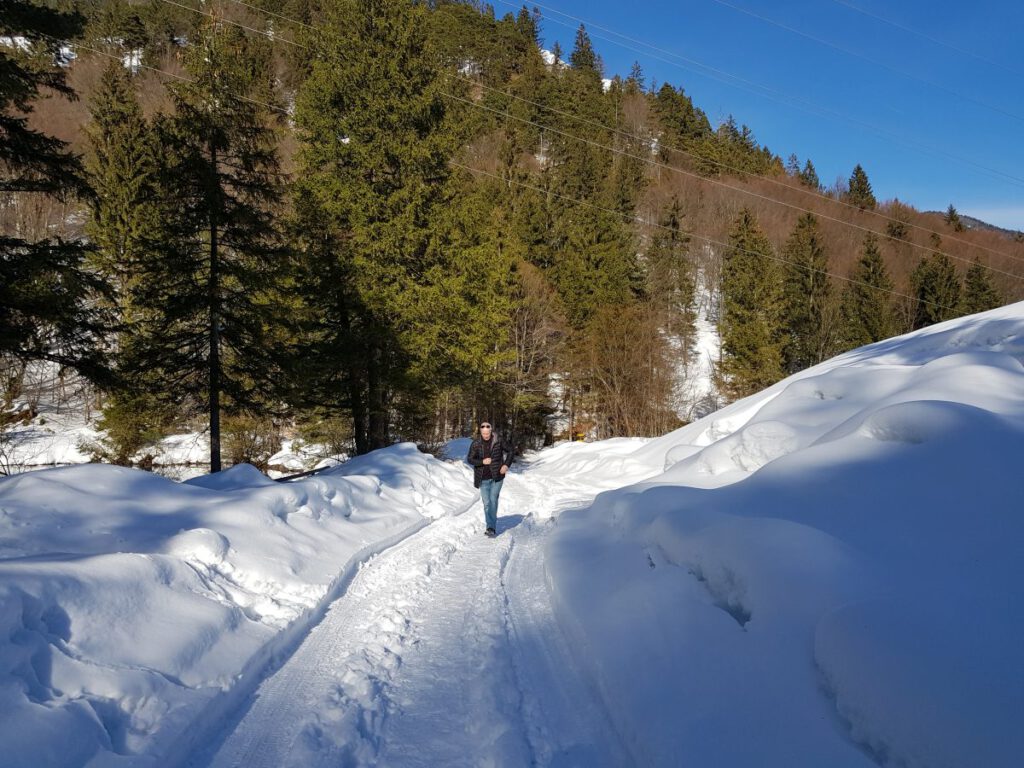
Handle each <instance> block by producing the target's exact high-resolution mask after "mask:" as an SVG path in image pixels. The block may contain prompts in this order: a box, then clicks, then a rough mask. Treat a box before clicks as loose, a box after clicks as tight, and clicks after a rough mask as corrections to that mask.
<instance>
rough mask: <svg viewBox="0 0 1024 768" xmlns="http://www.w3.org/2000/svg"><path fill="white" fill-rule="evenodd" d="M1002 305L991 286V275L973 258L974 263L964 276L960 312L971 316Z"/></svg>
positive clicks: (994, 288)
mask: <svg viewBox="0 0 1024 768" xmlns="http://www.w3.org/2000/svg"><path fill="white" fill-rule="evenodd" d="M1002 305H1003V297H1002V296H1001V295H1000V293H999V290H998V289H997V288H996V287H995V286H994V285H993V284H992V273H991V272H989V270H987V269H985V267H984V265H982V263H981V261H980V260H979V259H978V258H977V257H975V259H974V262H973V263H972V264H971V266H970V267H968V268H967V274H966V275H964V291H963V296H962V298H961V307H960V311H961V312H962V313H963V314H965V315H973V314H975V313H976V312H987V311H988V310H990V309H995V308H996V307H1000V306H1002Z"/></svg>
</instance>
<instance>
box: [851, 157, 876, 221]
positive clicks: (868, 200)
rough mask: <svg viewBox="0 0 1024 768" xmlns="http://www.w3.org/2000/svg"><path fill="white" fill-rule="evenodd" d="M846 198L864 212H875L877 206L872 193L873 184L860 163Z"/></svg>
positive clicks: (854, 171) (855, 170) (854, 172)
mask: <svg viewBox="0 0 1024 768" xmlns="http://www.w3.org/2000/svg"><path fill="white" fill-rule="evenodd" d="M846 197H847V200H848V201H849V202H850V203H851V204H852V205H856V206H857V207H858V208H860V209H861V210H862V211H863V210H865V209H867V210H870V211H873V210H874V209H875V206H876V205H877V201H876V200H875V194H874V192H872V191H871V182H870V181H868V175H867V173H865V172H864V169H863V168H862V167H861V166H860V164H859V163H858V164H857V166H856V167H855V168H854V169H853V173H852V174H851V175H850V184H849V189H848V191H847V195H846Z"/></svg>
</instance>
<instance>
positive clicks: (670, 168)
mask: <svg viewBox="0 0 1024 768" xmlns="http://www.w3.org/2000/svg"><path fill="white" fill-rule="evenodd" d="M165 2H172V0H165ZM232 2H235V3H238V4H240V5H245V6H247V7H250V8H252V7H253V6H251V5H249V4H248V3H246V2H243V0H232ZM195 10H196V12H197V13H203V15H210V14H206V13H204V12H202V11H199V10H197V9H195ZM281 18H283V19H286V20H290V21H295V23H297V24H302V25H303V26H305V27H307V28H309V29H311V30H316V29H317V28H316V27H313V26H310V25H308V24H305V23H304V22H301V21H298V20H292V19H289V18H288V17H286V16H282V17H281ZM224 21H227V22H228V23H232V22H231V21H230V20H228V19H225V20H224ZM253 31H257V32H258V33H259V34H267V33H265V32H259V30H253ZM301 47H303V48H306V49H307V50H309V46H301ZM445 76H446V77H456V78H458V79H461V80H465V81H467V82H472V83H474V84H477V85H479V86H480V87H482V88H486V89H489V90H492V91H497V92H500V93H503V95H508V96H511V94H505V93H504V92H502V91H498V89H495V88H492V87H491V86H488V85H486V84H484V83H479V82H477V81H474V80H472V79H471V78H466V77H463V76H460V75H445ZM445 95H448V96H450V97H452V98H456V99H458V100H460V101H464V102H465V103H467V104H469V105H470V106H474V107H477V108H480V109H485V110H489V111H491V112H495V113H496V114H501V115H505V113H503V112H500V111H498V110H494V109H492V108H489V107H486V106H484V105H481V104H478V103H477V102H475V101H470V100H466V99H463V98H462V97H458V96H453V95H452V94H445ZM511 97H512V98H517V99H520V98H521V97H517V96H511ZM521 100H522V101H525V102H527V103H530V104H532V105H534V106H537V107H540V108H542V109H550V111H553V112H556V113H558V114H562V115H565V116H569V117H573V118H574V119H578V120H581V121H582V122H587V123H590V124H592V125H597V126H600V127H603V128H605V129H606V130H612V131H615V132H617V133H619V134H620V135H626V136H629V137H631V138H634V139H637V140H641V141H643V138H642V137H639V136H636V135H634V134H629V133H626V132H623V131H620V130H618V129H615V128H611V127H609V126H606V125H603V124H602V123H600V122H598V121H592V120H588V119H586V118H576V117H575V116H572V115H569V113H566V112H563V111H561V110H557V109H554V108H548V107H544V106H543V105H540V104H538V103H537V102H532V101H529V100H527V99H521ZM505 116H507V117H511V118H512V119H514V120H518V121H520V122H527V123H529V124H530V125H533V126H535V127H538V128H541V129H542V130H549V131H552V132H554V133H559V134H561V135H563V136H566V137H567V138H571V139H573V140H576V141H580V142H585V143H590V144H592V145H594V146H596V147H599V148H601V149H605V150H608V151H611V152H616V153H618V154H621V155H625V156H627V157H631V158H634V159H637V160H640V161H641V162H644V163H646V164H648V165H653V166H655V167H658V168H664V169H666V170H668V171H670V172H672V173H678V174H681V175H684V176H689V177H692V178H695V179H698V180H700V181H704V182H707V183H709V184H714V185H716V186H721V187H724V188H725V189H729V190H732V191H734V192H739V193H741V194H745V195H749V196H751V197H755V198H757V199H760V200H764V201H766V202H772V203H775V204H777V205H782V206H785V207H787V208H791V209H793V210H797V211H800V212H801V213H809V214H812V215H815V216H820V217H821V218H823V219H825V220H827V221H832V222H835V223H837V224H840V225H844V226H848V227H852V228H854V229H857V230H860V231H862V232H867V233H871V234H878V233H876V232H875V231H874V230H873V229H871V228H870V227H865V226H862V225H859V224H856V223H854V222H848V221H844V220H842V219H839V218H836V217H834V216H829V215H827V214H822V213H818V212H815V211H812V210H810V209H808V208H804V207H802V206H799V205H795V204H793V203H788V202H786V201H784V200H779V199H778V198H773V197H771V196H768V195H762V194H760V193H758V192H755V191H753V190H748V189H743V188H742V187H736V186H733V185H731V184H726V183H725V182H722V181H719V180H717V179H711V178H707V177H705V176H701V175H700V174H697V173H693V172H691V171H687V170H685V169H682V168H677V167H675V166H671V165H668V164H666V163H659V162H657V161H653V160H651V159H650V158H646V157H639V156H636V155H631V154H628V153H626V152H623V151H622V150H618V149H615V148H613V147H609V146H606V145H603V144H599V143H595V142H592V141H589V140H587V139H582V138H580V137H578V136H575V135H573V134H569V133H566V132H564V131H558V130H557V129H555V128H551V127H550V126H546V125H544V124H541V123H537V122H533V121H528V120H525V119H524V118H519V117H513V116H509V115H505ZM670 149H672V150H673V151H675V152H679V153H681V154H685V155H689V156H690V157H694V158H696V159H698V160H702V159H703V158H700V157H699V156H697V155H694V154H692V153H689V152H686V151H685V150H682V149H678V148H672V147H670ZM712 162H714V164H715V165H719V166H721V167H725V168H728V169H729V170H732V171H736V172H738V173H745V172H744V171H742V170H741V169H738V168H735V167H733V166H728V165H725V164H724V163H718V162H715V161H712ZM750 175H752V176H757V177H759V178H763V179H766V180H768V181H771V182H773V183H775V184H779V185H781V186H785V187H786V188H787V189H795V188H794V187H790V186H788V185H785V184H781V182H778V181H777V180H774V179H771V178H770V177H768V176H765V175H762V174H750ZM798 191H806V193H808V194H815V193H812V192H811V191H810V190H799V189H798ZM817 194H818V196H819V197H821V198H823V199H826V200H831V201H832V202H834V203H837V204H839V205H843V206H846V207H848V208H851V209H852V208H857V206H854V205H851V204H850V203H847V202H845V201H841V200H835V199H833V198H830V197H827V196H825V195H821V194H820V193H817ZM858 210H859V209H858ZM871 214H872V215H874V216H877V217H880V218H882V219H885V220H887V221H892V222H897V223H905V224H907V225H908V226H910V227H912V228H914V229H919V230H922V231H924V232H926V233H928V234H933V235H938V236H941V234H940V233H939V232H936V231H934V230H931V229H927V228H925V227H922V226H921V225H918V224H910V223H909V222H900V221H899V220H898V219H895V218H893V217H890V216H886V215H885V214H882V213H880V212H877V211H871ZM948 239H950V240H952V241H954V242H958V243H961V244H963V245H965V246H967V247H973V248H978V249H979V250H982V251H985V252H988V253H992V254H994V255H997V256H1001V257H1004V258H1008V259H1010V260H1013V261H1024V257H1020V256H1016V255H1014V254H1010V253H1006V252H1003V251H998V250H995V249H993V248H988V247H987V246H983V245H976V244H974V243H970V242H968V241H967V240H963V239H962V238H956V237H948ZM907 244H908V245H910V246H911V247H913V248H918V249H921V250H924V251H925V252H927V253H943V252H942V251H940V250H939V249H937V248H932V247H930V246H926V245H920V244H918V243H913V242H909V241H907ZM946 255H947V256H948V257H950V258H952V259H954V260H956V261H961V262H963V263H965V264H967V263H970V260H969V259H966V258H963V257H960V256H955V255H953V254H946ZM981 266H982V267H983V268H984V269H987V270H990V271H992V272H995V273H998V274H1001V275H1005V276H1007V277H1010V278H1013V279H1015V280H1024V276H1021V275H1017V274H1015V273H1013V272H1007V271H1005V270H1001V269H998V268H996V267H993V266H992V265H990V264H982V265H981Z"/></svg>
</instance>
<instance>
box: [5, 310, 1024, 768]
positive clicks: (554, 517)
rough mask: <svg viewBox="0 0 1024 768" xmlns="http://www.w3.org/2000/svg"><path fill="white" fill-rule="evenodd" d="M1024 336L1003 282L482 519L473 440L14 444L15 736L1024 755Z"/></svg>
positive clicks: (11, 703) (253, 754) (36, 746)
mask: <svg viewBox="0 0 1024 768" xmlns="http://www.w3.org/2000/svg"><path fill="white" fill-rule="evenodd" d="M1022 360H1024V304H1019V305H1015V306H1011V307H1007V308H1003V309H1000V310H996V311H994V312H990V313H987V314H984V315H979V316H974V317H969V318H963V319H960V320H957V321H953V322H951V323H947V324H944V325H940V326H935V327H933V328H929V329H926V330H925V331H922V332H919V333H916V334H912V335H909V336H905V337H902V338H899V339H894V340H890V341H887V342H883V343H880V344H877V345H874V346H872V347H867V348H864V349H861V350H856V351H854V352H851V353H848V354H846V355H843V356H841V357H839V358H836V359H834V360H832V361H829V362H828V363H825V364H823V365H821V366H818V367H817V368H815V369H812V370H809V371H805V372H803V373H801V374H799V375H797V376H794V377H792V378H790V379H787V380H786V381H783V382H780V383H779V384H778V385H776V386H774V387H772V388H770V389H768V390H766V391H765V392H763V393H761V394H759V395H756V396H754V397H751V398H748V399H746V400H744V401H741V402H738V403H735V404H733V405H731V406H729V407H727V408H725V409H723V410H721V411H718V412H716V413H714V414H712V415H711V416H709V417H707V418H705V419H703V420H701V421H698V422H695V423H693V424H691V425H689V426H687V427H685V428H683V429H681V430H679V431H677V432H674V433H672V434H669V435H666V436H664V437H661V438H658V439H654V440H646V441H645V440H635V439H631V440H624V439H619V440H610V441H605V442H603V443H593V444H587V445H580V444H563V445H559V446H556V447H555V448H552V449H549V450H546V451H542V452H540V453H538V454H535V455H533V456H531V457H528V460H527V461H525V462H519V463H517V464H516V466H514V467H513V473H512V474H511V475H510V477H509V479H508V481H507V483H508V487H507V488H506V489H505V490H504V491H503V496H502V515H503V517H501V518H500V519H499V533H500V535H499V537H498V539H497V540H491V539H486V538H484V537H483V536H481V535H480V533H481V530H482V518H481V516H480V514H479V505H478V504H476V493H475V491H474V489H473V487H472V482H471V473H470V471H469V469H468V467H466V466H465V465H464V464H462V463H461V461H460V459H461V458H462V457H464V456H465V451H466V449H467V442H466V441H465V440H463V441H459V442H455V443H453V444H451V445H450V446H449V448H448V451H447V454H446V455H447V457H448V458H450V459H452V461H449V462H444V461H439V460H437V459H434V458H432V457H429V456H427V455H425V454H421V453H419V452H418V451H417V450H416V449H415V447H414V446H412V445H409V444H401V445H397V446H393V447H391V448H388V449H385V450H382V451H378V452H375V453H373V454H370V455H368V456H364V457H359V458H356V459H353V460H351V461H349V462H347V463H345V464H344V465H342V466H340V467H338V468H335V469H332V470H329V471H327V472H325V473H323V474H321V475H317V476H314V477H311V478H307V479H304V480H299V481H296V482H293V483H289V484H278V483H273V482H271V481H270V480H269V479H268V478H267V477H265V476H264V475H262V474H260V473H259V472H257V471H256V470H255V469H253V468H252V467H249V466H245V465H242V466H239V467H235V468H232V469H230V470H227V471H225V472H223V473H220V474H218V475H214V476H208V477H203V478H197V479H196V480H193V481H190V482H188V483H175V482H172V481H170V480H167V479H164V478H161V477H157V476H155V475H151V474H148V473H145V472H141V471H137V470H130V469H123V468H119V467H110V466H99V465H86V466H79V467H68V468H61V469H52V470H42V471H38V472H31V473H27V474H23V475H18V476H14V477H9V478H5V479H2V480H0V764H2V765H3V766H5V768H6V767H7V766H12V767H13V766H33V768H35V767H36V766H84V765H90V766H113V765H118V766H175V765H178V766H185V765H189V766H206V765H230V764H235V763H233V762H232V755H235V754H247V755H249V757H248V758H246V759H247V760H248V762H247V763H246V765H247V768H253V767H257V768H258V767H259V766H268V767H269V766H274V768H281V766H282V765H291V764H294V765H297V766H298V765H301V766H303V767H304V768H309V767H310V766H321V765H323V766H328V765H337V764H344V765H353V766H356V765H360V766H362V765H366V766H372V765H395V766H403V765H406V766H411V765H456V764H458V765H484V764H486V765H495V766H497V765H508V766H512V765H522V764H535V765H558V766H563V767H564V766H588V768H594V767H595V766H618V765H658V766H676V765H694V766H780V767H781V766H787V767H790V766H808V767H812V766H813V767H817V766H865V765H872V764H881V765H886V766H894V767H895V766H964V767H965V768H966V767H967V766H972V767H973V766H986V767H989V766H991V767H995V768H1000V767H1002V766H1019V765H1021V764H1022V760H1021V756H1022V755H1024V732H1022V731H1024V729H1021V728H1020V723H1021V713H1022V712H1024V650H1022V648H1024V645H1022V643H1021V641H1020V638H1021V636H1022V634H1024V632H1022V630H1024V565H1022V562H1024V558H1022V556H1021V555H1022V551H1021V550H1022V544H1021V542H1022V541H1024V516H1022V511H1021V506H1022V505H1021V502H1022V500H1024V479H1022V478H1024V474H1022V472H1021V457H1022V456H1024V366H1022V364H1021V361H1022ZM595 495H596V499H595V498H594V497H595ZM375 553H380V554H376V555H375ZM363 565H365V567H362V566H363ZM285 715H287V717H286V716H285ZM250 734H251V735H250ZM339 761H340V762H339Z"/></svg>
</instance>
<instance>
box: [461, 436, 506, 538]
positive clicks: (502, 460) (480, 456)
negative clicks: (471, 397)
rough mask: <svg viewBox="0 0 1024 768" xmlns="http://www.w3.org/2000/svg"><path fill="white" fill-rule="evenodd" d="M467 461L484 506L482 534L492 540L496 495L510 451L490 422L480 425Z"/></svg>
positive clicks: (495, 530) (499, 489)
mask: <svg viewBox="0 0 1024 768" xmlns="http://www.w3.org/2000/svg"><path fill="white" fill-rule="evenodd" d="M466 461H468V462H469V463H470V464H472V465H473V485H474V486H476V487H477V488H479V489H480V496H481V498H482V499H483V502H484V523H485V524H486V526H487V530H486V531H484V533H485V534H486V535H487V536H494V535H495V534H496V533H497V527H498V495H499V494H500V493H501V481H502V480H504V479H505V474H506V473H507V472H508V468H509V465H510V464H511V463H512V448H511V446H506V445H505V444H504V443H503V442H502V440H501V438H500V437H499V436H498V435H496V434H494V432H493V431H492V428H491V423H490V422H489V421H481V422H480V436H479V437H477V438H476V439H475V440H473V443H472V445H470V446H469V453H468V454H467V455H466Z"/></svg>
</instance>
